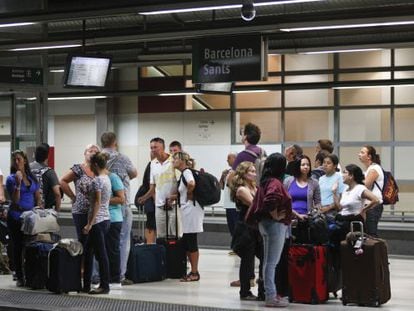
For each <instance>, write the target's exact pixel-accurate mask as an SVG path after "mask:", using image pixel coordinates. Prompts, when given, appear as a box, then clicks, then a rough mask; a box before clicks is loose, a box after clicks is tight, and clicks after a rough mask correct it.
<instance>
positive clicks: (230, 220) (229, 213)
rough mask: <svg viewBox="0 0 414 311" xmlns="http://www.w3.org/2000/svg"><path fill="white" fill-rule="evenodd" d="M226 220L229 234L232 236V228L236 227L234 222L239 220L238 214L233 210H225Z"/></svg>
mask: <svg viewBox="0 0 414 311" xmlns="http://www.w3.org/2000/svg"><path fill="white" fill-rule="evenodd" d="M226 218H227V226H228V227H229V231H230V234H231V236H233V234H234V227H235V226H236V222H237V220H238V219H239V212H238V211H237V210H236V209H235V208H226Z"/></svg>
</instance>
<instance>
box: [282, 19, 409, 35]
mask: <svg viewBox="0 0 414 311" xmlns="http://www.w3.org/2000/svg"><path fill="white" fill-rule="evenodd" d="M412 24H414V21H398V22H382V23H363V24H349V25H326V26H310V27H296V28H282V29H280V31H286V32H291V31H311V30H330V29H347V28H366V27H378V26H403V25H412Z"/></svg>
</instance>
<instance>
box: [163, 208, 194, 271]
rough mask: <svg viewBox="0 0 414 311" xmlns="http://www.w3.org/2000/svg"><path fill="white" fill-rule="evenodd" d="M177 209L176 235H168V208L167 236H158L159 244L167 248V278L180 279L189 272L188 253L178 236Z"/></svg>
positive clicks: (176, 219) (176, 220) (176, 216)
mask: <svg viewBox="0 0 414 311" xmlns="http://www.w3.org/2000/svg"><path fill="white" fill-rule="evenodd" d="M174 208H175V209H176V210H175V236H169V235H168V210H166V213H165V214H166V218H167V220H166V227H167V228H166V233H167V237H165V238H158V239H157V244H159V245H163V246H164V247H165V250H166V261H167V278H170V279H180V278H182V277H184V276H185V275H186V274H187V254H186V252H185V249H184V246H183V244H182V241H181V239H180V238H179V237H178V211H177V208H178V207H177V205H175V206H174Z"/></svg>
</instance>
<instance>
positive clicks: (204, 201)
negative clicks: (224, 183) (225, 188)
mask: <svg viewBox="0 0 414 311" xmlns="http://www.w3.org/2000/svg"><path fill="white" fill-rule="evenodd" d="M189 170H190V171H191V173H193V176H194V180H195V184H196V186H195V189H194V194H193V197H194V200H195V201H197V202H198V204H200V206H201V207H203V208H204V206H207V205H212V204H216V203H218V202H219V201H220V195H221V188H220V183H219V181H218V180H217V178H216V177H214V176H213V175H211V174H209V173H207V172H204V171H203V172H200V171H197V170H194V169H189ZM181 180H182V181H183V183H184V185H185V186H186V187H187V181H186V180H185V178H184V175H183V174H181V177H180V180H179V182H178V183H180V182H181ZM178 186H180V185H178Z"/></svg>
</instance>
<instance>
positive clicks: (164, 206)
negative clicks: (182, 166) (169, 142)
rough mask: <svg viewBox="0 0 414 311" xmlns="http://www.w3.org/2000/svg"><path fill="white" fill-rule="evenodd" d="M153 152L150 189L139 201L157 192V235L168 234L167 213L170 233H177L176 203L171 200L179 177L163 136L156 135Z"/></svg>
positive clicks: (175, 191) (178, 219) (178, 218)
mask: <svg viewBox="0 0 414 311" xmlns="http://www.w3.org/2000/svg"><path fill="white" fill-rule="evenodd" d="M150 147H151V152H152V153H153V154H154V156H155V159H154V160H152V161H151V174H150V189H149V190H148V192H147V193H145V194H144V195H143V196H142V197H140V198H138V202H139V203H140V204H143V202H145V201H146V200H147V199H148V198H150V197H151V196H152V195H154V193H155V221H156V227H157V237H165V236H167V214H168V235H176V215H175V213H176V211H177V210H178V209H176V208H175V207H176V204H177V202H174V201H172V200H170V197H171V195H175V194H176V193H177V179H176V177H175V170H174V167H173V164H172V157H171V155H170V154H168V153H166V152H165V142H164V140H163V139H162V138H159V137H156V138H153V139H151V142H150ZM180 222H181V220H180V216H179V210H178V215H177V224H178V230H177V231H178V236H181V235H182V234H181V232H180V231H181V226H180Z"/></svg>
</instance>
